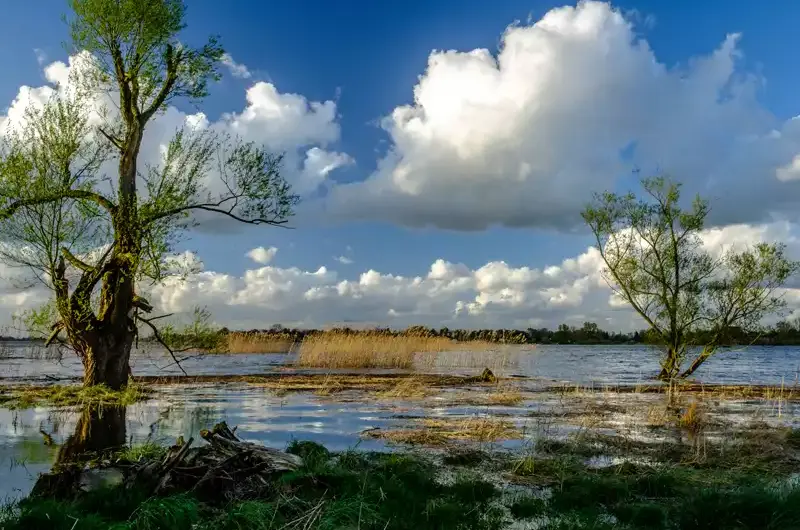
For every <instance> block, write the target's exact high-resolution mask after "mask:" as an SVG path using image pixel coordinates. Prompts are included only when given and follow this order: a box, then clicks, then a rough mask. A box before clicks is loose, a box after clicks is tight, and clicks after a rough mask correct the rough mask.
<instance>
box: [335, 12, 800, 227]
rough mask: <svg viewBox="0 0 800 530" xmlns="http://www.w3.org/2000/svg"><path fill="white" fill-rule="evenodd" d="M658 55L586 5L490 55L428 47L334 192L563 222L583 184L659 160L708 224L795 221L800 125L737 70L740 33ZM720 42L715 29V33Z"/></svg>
mask: <svg viewBox="0 0 800 530" xmlns="http://www.w3.org/2000/svg"><path fill="white" fill-rule="evenodd" d="M720 37H721V39H722V42H721V43H720V45H719V46H718V47H717V49H716V50H712V51H710V53H708V54H706V55H702V56H698V57H693V58H691V60H690V61H688V64H686V65H678V66H674V67H673V66H670V65H667V64H664V63H663V62H660V61H659V59H658V58H657V57H656V55H655V53H654V52H653V50H652V49H651V48H650V47H649V45H648V43H647V42H646V41H645V40H643V39H642V38H640V37H639V36H638V33H637V31H636V28H634V26H633V23H632V22H631V21H630V20H628V19H626V17H625V16H624V15H623V14H622V13H621V12H620V11H618V10H616V9H614V8H612V7H611V6H610V5H609V4H607V3H602V2H594V1H582V2H579V3H578V4H577V6H575V7H561V8H557V9H553V10H551V11H549V12H548V13H546V14H545V15H544V16H543V17H542V18H541V19H540V20H538V21H535V22H534V23H532V24H529V25H520V24H516V25H512V26H510V27H509V28H508V29H507V30H506V31H505V33H504V34H503V35H502V43H501V47H500V50H499V52H498V53H497V54H493V53H491V52H490V51H489V50H486V49H475V50H471V51H455V50H450V51H435V52H433V53H431V55H430V57H429V59H428V67H427V70H426V71H425V72H424V73H423V74H422V75H421V76H420V78H419V82H418V83H417V85H416V86H415V87H414V89H413V96H414V99H413V103H412V104H409V105H403V106H400V107H397V108H395V109H394V110H393V111H392V112H391V114H390V115H388V116H387V117H386V118H385V119H384V120H383V128H384V129H385V130H386V131H387V132H388V134H389V136H390V139H391V148H390V150H389V152H388V154H387V155H386V156H385V157H384V158H383V159H381V160H380V161H379V163H378V166H377V169H376V171H375V172H374V173H373V174H372V175H370V176H369V178H368V179H367V180H366V181H364V182H355V183H348V184H346V185H341V186H338V187H337V188H336V189H335V190H334V191H333V193H332V195H331V198H330V202H329V204H328V207H329V210H330V211H332V212H334V213H335V214H338V215H341V216H343V217H357V218H373V219H382V220H391V221H394V222H397V223H401V224H405V225H411V226H418V225H435V226H438V227H444V228H448V229H458V230H478V229H483V228H485V227H487V226H489V225H495V224H502V225H507V226H545V227H558V228H572V227H574V226H575V225H577V224H580V222H581V220H580V216H579V215H578V213H579V211H580V209H581V207H582V206H583V205H584V204H585V202H586V201H588V200H589V199H590V198H591V193H592V192H595V191H603V190H605V189H611V188H614V185H615V183H616V182H617V181H618V179H619V178H620V177H621V176H624V175H629V174H630V171H631V169H633V168H641V169H642V170H643V171H644V172H646V173H650V172H655V171H657V170H660V171H664V172H667V173H670V174H672V175H673V176H674V177H675V178H677V179H679V180H682V181H684V182H686V188H687V192H694V191H702V192H703V193H704V194H706V195H710V196H712V197H714V198H717V199H719V200H724V201H725V208H715V209H714V212H713V214H712V215H713V216H715V217H714V221H715V222H719V223H730V222H762V221H764V220H766V219H768V215H769V214H770V213H771V212H774V211H782V212H784V213H786V214H788V215H792V216H794V215H796V211H797V205H798V199H800V184H798V180H797V177H796V174H797V167H798V166H797V162H796V158H795V157H797V156H798V155H800V120H790V121H789V122H786V123H780V121H779V120H777V119H776V118H775V117H774V116H772V115H771V114H770V113H769V112H768V111H767V110H766V109H765V108H764V107H763V106H762V105H761V104H760V103H759V101H758V99H757V97H756V95H757V90H758V88H759V86H760V85H761V83H762V81H763V80H762V79H760V78H759V77H758V76H756V75H753V74H749V73H747V72H742V71H741V69H740V68H739V66H738V58H739V56H740V55H741V53H742V52H741V51H740V49H739V40H740V39H739V36H738V35H736V34H731V35H728V36H727V37H725V36H720ZM723 37H724V38H723Z"/></svg>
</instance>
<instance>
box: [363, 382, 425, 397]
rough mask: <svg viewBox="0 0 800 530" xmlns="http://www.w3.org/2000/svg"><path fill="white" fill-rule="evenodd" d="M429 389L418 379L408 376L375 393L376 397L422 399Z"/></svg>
mask: <svg viewBox="0 0 800 530" xmlns="http://www.w3.org/2000/svg"><path fill="white" fill-rule="evenodd" d="M430 394H431V391H430V389H429V388H428V387H426V386H425V384H423V382H422V381H421V380H420V379H417V378H413V377H408V378H403V379H401V380H400V381H398V382H397V384H395V385H394V386H393V387H391V388H389V389H386V390H382V391H379V392H376V393H375V396H376V397H377V398H378V399H423V398H425V397H428V396H429V395H430Z"/></svg>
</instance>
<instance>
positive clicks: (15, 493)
mask: <svg viewBox="0 0 800 530" xmlns="http://www.w3.org/2000/svg"><path fill="white" fill-rule="evenodd" d="M504 348H505V349H503V351H502V352H501V351H498V352H496V354H497V355H506V356H507V358H508V362H506V363H503V366H502V367H500V369H499V370H498V371H500V372H502V373H503V374H504V375H508V376H520V377H515V378H512V379H511V381H512V383H511V384H513V385H514V387H513V389H510V388H504V389H502V390H503V391H506V392H507V391H509V390H512V391H513V392H516V393H518V394H519V399H517V400H516V401H514V402H511V403H506V404H503V403H501V402H497V403H494V402H492V401H491V400H490V399H487V396H488V393H490V392H499V391H500V390H501V389H489V388H487V387H481V388H469V387H466V388H464V387H459V388H441V389H436V390H435V391H433V392H431V393H430V395H427V396H426V397H425V398H424V399H410V398H404V397H396V398H393V397H386V396H383V397H377V396H376V394H375V392H367V391H359V390H356V391H352V390H347V391H341V392H321V391H305V392H279V391H276V390H275V389H274V388H265V387H263V386H259V385H256V384H246V383H208V384H191V385H187V384H179V385H157V386H156V394H155V395H154V397H153V399H150V400H148V401H145V402H142V403H137V404H135V405H130V406H128V407H126V408H125V410H123V411H121V414H122V415H121V416H120V418H121V420H120V422H119V423H120V425H119V426H117V427H116V430H117V431H121V432H116V434H115V436H119V437H120V439H121V440H123V441H124V442H123V443H128V444H138V443H142V442H145V441H153V442H157V443H160V444H169V443H172V442H173V441H174V440H175V439H176V438H177V437H178V436H184V437H185V438H187V439H188V438H189V437H194V438H195V440H196V441H195V443H198V442H197V439H198V432H199V431H200V429H203V428H210V427H211V426H213V425H214V424H215V423H217V422H219V421H226V422H227V423H228V425H230V426H231V427H234V426H235V427H236V429H237V430H236V433H237V435H238V436H240V437H241V438H242V439H244V440H247V441H253V442H257V443H261V444H265V445H269V446H272V447H277V448H283V447H285V446H286V444H287V443H289V442H290V441H291V440H293V439H298V440H314V441H317V442H319V443H322V444H324V445H326V446H327V447H328V448H329V449H331V450H334V451H337V450H344V449H348V448H358V449H364V450H385V449H390V448H392V447H393V445H392V444H393V439H392V437H391V436H372V435H371V434H372V433H385V432H391V431H393V430H398V429H406V430H408V429H410V428H411V429H413V428H417V427H420V426H430V425H440V426H441V425H444V426H445V427H442V428H446V429H450V430H453V429H456V430H457V429H461V428H465V429H472V428H474V425H475V424H474V423H458V422H459V421H461V420H465V421H473V420H475V419H476V418H477V419H481V418H489V419H491V421H495V422H502V423H503V425H506V424H507V425H509V426H510V428H512V429H514V433H515V435H514V436H509V439H508V440H500V441H498V442H497V444H499V445H500V446H506V447H509V448H514V447H520V446H523V445H524V444H526V443H529V442H530V440H532V439H535V438H536V437H540V436H548V437H563V436H566V435H568V434H570V433H572V432H576V431H580V430H582V429H587V428H590V429H594V430H597V431H601V432H606V433H609V434H621V435H625V436H629V437H631V438H646V437H650V438H653V437H654V436H655V435H654V434H653V432H652V430H651V429H649V425H650V424H651V423H653V422H655V421H658V419H657V418H655V412H657V411H658V410H659V407H660V406H661V403H662V402H663V396H662V395H659V394H639V393H627V394H620V393H608V394H604V393H602V392H599V393H598V392H583V391H581V390H580V387H584V388H585V387H587V386H593V385H609V384H636V383H642V382H652V376H653V375H654V374H655V373H656V372H657V369H658V357H657V353H656V352H655V351H653V350H650V349H648V348H645V347H642V346H539V347H536V348H530V347H528V348H516V347H513V348H509V347H504ZM456 355H457V353H456ZM291 361H292V358H291V356H290V355H272V354H270V355H243V354H237V355H206V356H202V357H195V358H192V359H189V360H187V361H186V362H185V363H184V369H185V370H186V371H187V372H188V373H189V374H190V375H214V374H235V375H245V374H268V373H276V372H278V373H286V374H289V373H291V372H293V371H294V369H293V368H292V367H291ZM171 363H172V360H171V359H170V358H169V356H167V355H165V354H164V353H163V352H160V351H156V350H151V351H140V352H137V353H136V354H135V355H134V358H133V372H134V374H135V375H164V374H180V370H178V369H177V367H175V366H174V364H172V365H171ZM471 364H472V366H470V367H467V368H465V367H459V366H458V363H455V362H448V361H447V360H446V359H445V360H444V361H443V362H442V363H441V365H435V366H433V367H432V368H430V367H429V368H428V371H433V372H444V373H452V374H462V373H463V374H473V373H475V372H476V371H479V368H477V366H478V365H476V364H475V363H474V362H473V363H471ZM0 366H1V367H2V373H1V374H0V375H1V376H2V383H3V384H15V383H22V382H30V381H34V382H42V383H45V382H46V383H49V384H54V383H57V382H67V381H70V380H73V379H76V378H79V377H80V375H81V366H80V363H79V361H78V359H76V358H74V357H64V358H63V359H60V360H55V359H52V358H48V356H47V355H45V354H44V353H43V352H42V351H37V350H35V349H31V348H30V347H29V346H25V345H17V346H14V347H11V348H7V349H6V351H5V352H4V355H3V358H2V359H0ZM799 366H800V348H782V347H751V348H748V349H737V350H731V351H726V352H723V353H721V354H720V355H719V356H718V357H716V358H714V359H712V360H711V361H709V362H708V363H707V365H706V366H704V367H703V368H702V369H701V370H700V371H699V373H698V378H699V379H700V380H701V381H703V382H707V383H726V384H770V385H781V384H783V385H785V387H786V388H787V389H793V388H794V385H795V382H796V379H797V373H798V367H799ZM306 372H308V371H306ZM351 372H352V371H351ZM370 373H376V371H372V372H370ZM554 382H568V383H570V384H574V385H575V386H576V391H574V392H572V393H571V394H569V395H565V394H564V393H563V392H562V393H557V392H542V388H543V387H545V386H549V385H552V384H553V383H554ZM789 391H793V390H787V392H789ZM704 407H706V408H707V409H708V414H707V415H708V417H709V418H711V419H712V420H713V421H712V424H713V425H714V426H715V427H714V428H716V429H720V430H722V429H725V428H730V427H731V426H735V425H737V424H744V423H747V422H753V421H759V422H766V423H768V424H773V425H786V426H793V427H797V426H800V422H799V421H798V419H799V418H800V410H798V401H797V400H791V399H789V400H787V399H784V397H783V396H782V395H777V396H773V397H771V398H770V399H757V400H756V399H745V398H742V399H733V400H716V401H715V400H714V399H708V400H706V401H704ZM662 408H663V407H662ZM122 419H124V421H122ZM82 421H83V422H87V421H89V420H87V418H86V417H85V411H81V410H74V409H58V410H54V409H51V408H33V409H25V410H8V409H2V408H0V473H2V476H3V477H4V480H2V481H0V498H6V499H7V498H19V497H21V496H24V495H26V494H27V493H28V492H29V491H30V489H31V487H32V486H33V484H34V482H35V481H36V478H37V476H38V475H39V473H42V472H46V471H48V470H49V469H50V467H51V466H52V464H53V462H54V461H55V459H56V457H57V455H58V452H59V449H60V448H61V447H63V446H64V445H65V444H67V442H68V440H69V439H70V436H72V435H75V434H76V433H77V432H78V431H80V430H81V429H79V428H78V427H79V426H80V424H81V422H82ZM93 421H102V418H101V419H100V420H98V419H97V418H94V420H93ZM487 421H488V420H487ZM448 422H451V423H453V422H455V425H462V424H463V425H465V427H458V426H456V427H452V426H449V424H448ZM84 430H85V429H84ZM455 434H456V435H458V432H456V433H455ZM50 440H52V443H45V442H46V441H47V442H50Z"/></svg>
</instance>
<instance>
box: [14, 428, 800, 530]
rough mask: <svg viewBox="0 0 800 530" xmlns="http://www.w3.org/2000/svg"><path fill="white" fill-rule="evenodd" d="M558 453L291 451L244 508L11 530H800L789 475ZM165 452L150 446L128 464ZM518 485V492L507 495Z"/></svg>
mask: <svg viewBox="0 0 800 530" xmlns="http://www.w3.org/2000/svg"><path fill="white" fill-rule="evenodd" d="M549 449H550V450H549V451H545V452H543V453H536V454H533V453H531V454H528V455H506V454H491V453H485V452H473V453H470V454H465V453H462V454H460V455H457V456H456V457H450V458H445V459H444V462H445V463H444V465H442V464H440V463H437V462H438V461H437V462H434V461H433V460H430V459H429V458H427V457H423V456H419V455H416V454H413V453H388V454H387V453H360V452H355V451H350V452H344V453H338V454H332V453H330V452H328V451H327V450H326V449H325V448H324V447H322V446H320V445H317V444H315V443H312V442H295V443H293V444H291V445H290V447H289V451H290V452H294V453H296V454H299V455H300V456H302V457H303V458H304V461H305V465H304V467H303V468H301V469H300V470H298V471H295V472H292V473H287V474H284V475H283V476H280V477H278V478H276V480H275V481H274V482H273V483H271V484H269V485H268V487H266V488H264V489H262V490H261V491H259V492H258V493H257V494H254V493H251V494H249V495H245V496H243V497H242V498H239V499H237V500H234V501H229V500H225V499H221V498H215V497H212V498H203V499H199V498H196V497H193V496H192V495H190V494H187V493H181V494H173V495H171V496H168V497H152V496H151V495H150V494H147V493H144V492H141V491H137V490H135V489H134V490H126V489H124V488H117V489H112V490H101V491H96V492H93V493H91V494H86V495H83V496H82V497H80V498H78V499H76V500H73V501H71V502H57V501H54V500H49V499H28V500H25V501H22V502H21V503H20V504H19V505H17V506H13V507H8V508H7V509H6V511H5V518H3V516H2V515H0V527H1V528H4V529H8V530H21V529H24V530H30V529H31V528H52V529H54V530H60V529H63V530H94V529H101V528H102V529H107V528H111V529H116V530H123V529H126V530H134V529H135V530H155V529H163V530H190V529H198V530H211V529H214V530H243V529H254V530H278V529H289V528H295V529H307V530H310V529H318V530H328V529H331V530H333V529H350V528H352V529H364V530H368V529H375V530H388V529H409V530H411V529H414V530H416V529H423V528H424V529H428V528H430V529H445V528H453V529H475V530H495V529H498V530H499V529H501V528H504V527H507V526H508V525H509V524H512V523H514V522H515V521H516V522H517V524H519V525H521V526H519V527H518V528H524V527H525V526H524V525H525V524H533V523H536V524H537V526H536V528H542V529H549V530H569V529H590V528H591V529H663V530H667V529H680V530H683V529H687V530H688V529H726V530H729V529H741V530H744V529H753V530H755V529H763V530H770V529H774V530H777V529H793V528H795V529H800V483H798V482H797V481H795V482H791V481H789V480H787V475H786V474H785V473H784V472H778V471H777V470H773V472H769V471H768V470H766V469H765V468H762V467H761V466H760V465H758V466H755V467H750V466H747V467H740V468H736V469H731V468H730V467H729V466H728V463H722V462H720V464H719V465H716V464H714V463H713V462H709V463H707V465H704V466H697V465H695V464H674V463H672V464H669V463H667V464H661V465H658V466H650V465H644V464H630V463H624V464H620V465H614V466H611V467H608V468H603V469H591V468H588V467H586V465H585V463H584V462H585V460H584V457H583V456H582V455H581V454H580V452H579V451H572V452H568V451H567V450H566V449H565V447H563V446H562V447H558V448H557V449H558V451H553V450H552V449H555V448H554V447H550V448H549ZM157 450H158V449H157V448H155V447H149V446H148V447H147V448H144V449H137V450H136V451H131V452H130V453H127V456H126V458H127V459H130V460H137V459H139V458H145V457H146V456H148V455H149V456H154V455H155V454H157ZM754 458H757V457H754ZM765 462H766V461H765ZM762 464H763V462H762ZM437 477H438V478H437ZM510 483H515V484H516V485H515V487H514V488H513V489H512V488H504V487H503V486H502V485H503V484H510ZM543 491H545V492H546V494H544V495H543V494H542V492H543Z"/></svg>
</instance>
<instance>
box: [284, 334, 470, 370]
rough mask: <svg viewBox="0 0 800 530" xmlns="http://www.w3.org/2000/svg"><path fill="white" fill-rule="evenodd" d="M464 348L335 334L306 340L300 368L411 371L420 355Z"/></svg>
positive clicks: (436, 341)
mask: <svg viewBox="0 0 800 530" xmlns="http://www.w3.org/2000/svg"><path fill="white" fill-rule="evenodd" d="M464 347H465V344H464V343H459V342H456V341H453V340H451V339H448V338H446V337H417V336H404V335H386V334H380V333H375V334H370V333H357V334H348V333H339V332H335V331H331V332H325V333H319V334H316V335H310V336H308V337H306V338H305V340H303V342H302V343H301V344H300V348H299V352H298V355H297V364H298V365H300V366H307V367H315V368H406V369H411V368H414V359H415V357H416V355H417V354H419V353H426V354H429V353H438V352H443V351H448V350H458V349H464ZM470 347H477V345H471V346H470Z"/></svg>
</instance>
